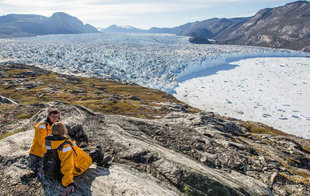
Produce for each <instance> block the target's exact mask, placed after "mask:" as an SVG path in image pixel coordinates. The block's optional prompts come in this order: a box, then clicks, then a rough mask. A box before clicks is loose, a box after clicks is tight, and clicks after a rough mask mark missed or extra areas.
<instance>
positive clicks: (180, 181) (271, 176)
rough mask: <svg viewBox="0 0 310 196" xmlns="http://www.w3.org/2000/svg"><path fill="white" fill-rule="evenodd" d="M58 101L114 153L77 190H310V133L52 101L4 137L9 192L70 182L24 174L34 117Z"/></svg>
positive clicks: (73, 126)
mask: <svg viewBox="0 0 310 196" xmlns="http://www.w3.org/2000/svg"><path fill="white" fill-rule="evenodd" d="M52 105H53V106H56V107H58V108H59V109H60V110H61V111H62V121H63V122H64V123H65V124H66V125H67V126H68V127H69V135H70V137H72V138H73V139H75V140H77V141H78V143H82V142H84V144H85V145H84V146H85V148H84V150H85V151H89V150H91V149H92V148H93V147H94V146H96V145H101V146H102V147H103V149H104V151H105V154H110V155H111V156H112V158H113V161H112V165H111V166H110V167H109V168H103V167H96V166H94V165H93V166H92V167H91V168H90V169H89V170H88V171H86V172H85V173H84V174H83V175H81V176H79V177H76V178H75V181H76V183H77V186H78V187H77V189H76V191H75V192H74V194H72V195H286V194H298V193H300V192H302V193H303V194H305V195H307V194H310V189H309V179H306V177H308V178H309V176H310V175H309V168H310V165H309V162H310V161H309V160H310V153H309V149H307V148H306V147H305V146H307V145H309V140H306V139H301V138H297V137H294V136H290V135H283V136H281V135H269V134H268V135H265V134H253V133H251V132H250V131H249V130H248V129H247V128H245V127H244V126H243V125H242V124H243V122H242V121H238V120H235V119H228V118H223V117H220V116H217V115H216V114H213V113H188V112H186V111H183V110H182V108H180V107H176V106H175V105H171V104H167V106H166V107H167V109H168V108H170V109H171V112H170V113H169V114H167V115H166V116H164V117H163V118H158V119H154V120H146V119H141V118H133V117H125V116H120V115H107V114H103V113H95V112H93V111H90V110H88V109H87V108H85V107H82V106H75V105H69V104H65V103H62V102H51V103H48V104H46V105H42V109H40V110H39V111H38V112H37V113H36V114H35V115H34V116H33V117H32V118H30V119H29V121H28V122H27V123H25V124H24V126H23V130H24V131H22V132H20V133H17V134H15V135H12V136H9V137H6V138H5V139H2V140H0V148H1V149H2V150H1V151H0V168H1V169H0V172H1V174H0V176H1V177H0V190H1V191H2V192H1V193H0V194H1V195H25V194H31V195H42V194H46V195H57V194H59V193H60V192H61V191H62V190H63V188H62V186H61V185H60V184H59V183H57V182H53V181H48V183H46V182H44V183H43V182H41V181H39V180H38V179H37V178H35V177H34V178H30V179H29V180H28V181H27V182H23V183H24V184H22V183H21V181H20V177H21V176H23V175H25V174H29V171H28V170H27V169H26V164H27V159H26V157H27V155H28V152H29V148H30V145H31V142H32V137H33V134H34V128H33V124H35V122H38V121H40V120H42V119H44V118H45V113H46V109H47V108H48V107H49V106H52ZM86 144H87V145H86ZM301 174H302V175H301ZM296 179H298V180H296ZM4 182H5V183H4Z"/></svg>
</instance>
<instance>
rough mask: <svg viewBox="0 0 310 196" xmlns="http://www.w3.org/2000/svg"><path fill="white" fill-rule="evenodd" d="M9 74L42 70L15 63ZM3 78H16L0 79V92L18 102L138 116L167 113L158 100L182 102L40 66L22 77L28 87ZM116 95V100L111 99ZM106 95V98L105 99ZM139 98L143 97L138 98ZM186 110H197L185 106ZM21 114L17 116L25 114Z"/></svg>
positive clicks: (138, 87) (145, 89)
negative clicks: (62, 104)
mask: <svg viewBox="0 0 310 196" xmlns="http://www.w3.org/2000/svg"><path fill="white" fill-rule="evenodd" d="M11 68H12V69H11V70H8V71H6V72H7V73H9V74H15V75H16V74H22V73H24V72H26V71H32V72H35V73H36V72H38V73H42V72H43V71H42V70H41V69H40V68H36V67H31V66H26V65H19V66H15V67H14V66H12V67H11ZM5 79H10V80H12V81H15V80H18V78H12V77H10V78H2V79H0V94H1V95H3V96H5V97H8V98H11V99H13V100H17V101H18V102H19V103H20V104H35V103H47V102H50V101H55V100H59V101H62V102H65V103H69V104H78V105H82V106H85V107H87V108H89V109H91V110H93V111H95V112H103V113H110V114H119V115H125V116H133V117H140V118H154V117H157V116H162V115H165V114H167V113H168V112H169V111H167V110H166V109H165V107H163V106H161V105H160V104H159V103H167V102H170V103H174V104H180V105H183V104H184V103H182V102H180V101H178V100H177V99H176V98H174V97H173V96H171V95H169V94H167V93H165V92H162V91H158V90H154V89H148V88H144V87H141V86H136V85H124V84H120V83H117V82H114V81H110V80H104V79H99V78H85V77H74V76H67V75H61V74H57V73H53V72H47V71H45V70H44V74H38V76H37V77H32V78H31V80H29V81H26V82H24V83H27V82H32V83H35V84H36V87H34V88H31V89H18V90H17V89H16V88H24V87H25V86H23V85H24V84H23V82H22V83H18V82H16V86H14V87H10V88H7V87H8V86H10V85H11V84H10V85H4V84H5V82H2V81H3V80H5ZM115 95H117V100H116V101H115V100H113V99H114V96H115ZM109 99H110V100H109ZM142 100H143V101H142ZM188 111H189V112H197V111H198V110H196V109H194V108H191V107H188ZM26 117H27V116H26V115H21V116H19V118H26Z"/></svg>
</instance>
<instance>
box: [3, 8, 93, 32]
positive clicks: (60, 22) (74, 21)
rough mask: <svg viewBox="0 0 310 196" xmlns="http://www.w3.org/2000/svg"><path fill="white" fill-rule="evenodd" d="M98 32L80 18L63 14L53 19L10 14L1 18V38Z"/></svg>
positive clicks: (55, 15)
mask: <svg viewBox="0 0 310 196" xmlns="http://www.w3.org/2000/svg"><path fill="white" fill-rule="evenodd" d="M95 32H98V30H97V29H96V28H95V27H93V26H91V25H89V24H87V25H83V23H82V21H80V20H79V19H78V18H76V17H73V16H70V15H68V14H66V13H63V12H57V13H54V14H53V15H52V16H51V17H45V16H40V15H25V14H10V15H6V16H1V17H0V37H19V36H32V35H46V34H70V33H73V34H77V33H95Z"/></svg>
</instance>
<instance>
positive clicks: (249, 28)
mask: <svg viewBox="0 0 310 196" xmlns="http://www.w3.org/2000/svg"><path fill="white" fill-rule="evenodd" d="M309 13H310V2H307V1H298V2H294V3H289V4H286V5H285V6H281V7H277V8H273V9H271V8H269V9H264V10H261V11H259V12H258V13H257V14H255V15H254V16H253V17H251V18H250V19H249V20H248V21H247V22H245V23H243V24H242V25H240V26H237V27H233V28H232V27H230V28H227V29H226V30H225V31H222V32H221V33H219V34H218V35H216V36H215V37H214V39H216V40H218V41H219V42H220V43H224V44H241V45H255V46H267V47H273V48H288V49H294V50H303V51H308V52H309V51H310V14H309Z"/></svg>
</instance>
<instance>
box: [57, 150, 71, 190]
mask: <svg viewBox="0 0 310 196" xmlns="http://www.w3.org/2000/svg"><path fill="white" fill-rule="evenodd" d="M58 152H59V153H58V154H59V159H60V172H61V173H62V174H63V177H62V180H61V182H62V185H63V186H65V187H67V186H69V185H71V184H72V185H73V183H74V181H73V169H74V157H73V153H74V152H73V150H72V148H71V146H70V145H69V144H67V145H64V147H63V149H62V150H61V151H58Z"/></svg>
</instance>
